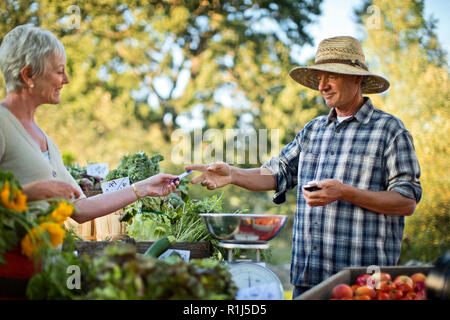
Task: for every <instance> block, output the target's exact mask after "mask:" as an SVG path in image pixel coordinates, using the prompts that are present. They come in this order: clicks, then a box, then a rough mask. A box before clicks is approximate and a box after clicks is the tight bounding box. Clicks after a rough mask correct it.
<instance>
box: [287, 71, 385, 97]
mask: <svg viewBox="0 0 450 320" xmlns="http://www.w3.org/2000/svg"><path fill="white" fill-rule="evenodd" d="M316 71H327V72H333V73H340V74H349V75H358V76H364V78H365V79H364V83H363V85H362V86H361V92H362V93H364V94H371V93H382V92H384V91H386V90H387V89H389V86H390V84H389V81H388V80H387V79H385V78H383V77H382V76H379V75H376V74H373V73H370V72H369V71H366V70H364V69H362V68H360V67H354V66H350V65H346V64H341V63H324V64H319V65H313V66H310V67H296V68H293V69H292V70H291V71H289V75H290V76H291V78H292V79H294V80H295V81H297V82H298V83H300V84H301V85H303V86H305V87H308V88H310V89H313V90H319V80H318V79H317V74H316Z"/></svg>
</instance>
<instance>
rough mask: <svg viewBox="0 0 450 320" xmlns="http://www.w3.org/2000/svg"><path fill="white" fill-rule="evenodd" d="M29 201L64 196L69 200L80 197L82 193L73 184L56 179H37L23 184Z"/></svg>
mask: <svg viewBox="0 0 450 320" xmlns="http://www.w3.org/2000/svg"><path fill="white" fill-rule="evenodd" d="M22 189H23V191H24V193H25V194H26V195H27V199H28V200H29V201H37V200H44V199H49V198H64V199H67V200H71V199H74V198H75V199H76V198H79V197H80V195H81V193H80V191H78V190H77V189H75V188H74V187H73V186H72V185H70V184H68V183H65V182H62V181H56V180H46V181H35V182H31V183H28V184H26V185H24V186H22Z"/></svg>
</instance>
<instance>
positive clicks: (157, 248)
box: [144, 236, 176, 258]
mask: <svg viewBox="0 0 450 320" xmlns="http://www.w3.org/2000/svg"><path fill="white" fill-rule="evenodd" d="M175 241H176V239H175V237H173V236H167V237H163V238H161V239H159V240H157V241H155V242H154V243H153V244H152V245H151V246H150V247H149V248H148V249H147V251H145V253H144V255H145V256H148V257H153V258H158V257H159V256H160V255H162V254H163V253H164V252H166V250H167V249H169V248H170V247H171V246H172V245H173V244H174V243H175Z"/></svg>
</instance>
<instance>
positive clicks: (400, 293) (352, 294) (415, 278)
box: [331, 272, 427, 300]
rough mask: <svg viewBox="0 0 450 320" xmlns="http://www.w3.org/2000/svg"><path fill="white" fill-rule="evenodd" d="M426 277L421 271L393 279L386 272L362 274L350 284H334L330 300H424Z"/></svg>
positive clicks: (425, 296) (425, 295) (425, 297)
mask: <svg viewBox="0 0 450 320" xmlns="http://www.w3.org/2000/svg"><path fill="white" fill-rule="evenodd" d="M426 279H427V277H426V276H425V275H424V274H423V273H415V274H413V275H412V276H407V275H399V276H397V277H395V278H394V280H392V277H391V275H390V274H388V273H386V272H377V273H374V274H373V275H369V274H363V275H361V276H359V277H358V278H357V279H356V281H355V283H354V284H352V285H347V284H344V283H341V284H338V285H337V286H335V287H334V288H333V291H332V298H331V300H426V299H427V291H426V287H425V281H426Z"/></svg>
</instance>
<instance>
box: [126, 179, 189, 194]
mask: <svg viewBox="0 0 450 320" xmlns="http://www.w3.org/2000/svg"><path fill="white" fill-rule="evenodd" d="M177 178H178V176H174V175H172V174H165V173H159V174H156V175H154V176H151V177H149V178H147V179H145V180H142V181H139V182H136V183H135V184H134V185H135V186H136V189H137V190H138V193H139V195H140V196H141V197H146V196H150V197H163V196H167V195H168V194H169V193H171V192H172V191H174V190H175V188H176V187H177V186H178V184H179V183H180V181H179V180H178V179H177Z"/></svg>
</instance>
